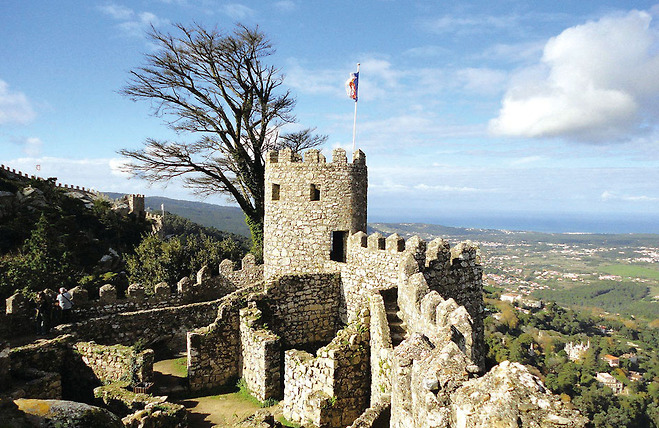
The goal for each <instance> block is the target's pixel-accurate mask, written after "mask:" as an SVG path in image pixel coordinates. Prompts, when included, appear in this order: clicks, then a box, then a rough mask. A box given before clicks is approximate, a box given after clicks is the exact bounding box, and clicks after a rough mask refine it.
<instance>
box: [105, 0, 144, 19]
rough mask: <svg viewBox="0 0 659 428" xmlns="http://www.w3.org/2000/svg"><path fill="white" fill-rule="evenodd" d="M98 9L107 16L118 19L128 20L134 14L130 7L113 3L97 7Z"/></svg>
mask: <svg viewBox="0 0 659 428" xmlns="http://www.w3.org/2000/svg"><path fill="white" fill-rule="evenodd" d="M98 8H99V10H100V11H101V12H103V13H105V14H106V15H108V16H111V17H112V18H114V19H118V20H122V21H125V20H129V19H132V18H133V16H134V15H135V12H133V10H132V9H129V8H127V7H126V6H121V5H118V4H114V3H109V4H106V5H103V6H99V7H98Z"/></svg>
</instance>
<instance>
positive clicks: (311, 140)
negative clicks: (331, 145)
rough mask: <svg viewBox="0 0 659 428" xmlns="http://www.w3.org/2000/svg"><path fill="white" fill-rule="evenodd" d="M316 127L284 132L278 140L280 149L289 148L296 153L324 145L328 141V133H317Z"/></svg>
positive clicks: (277, 144)
mask: <svg viewBox="0 0 659 428" xmlns="http://www.w3.org/2000/svg"><path fill="white" fill-rule="evenodd" d="M315 131H316V128H307V129H303V130H301V131H297V132H291V133H288V134H283V135H281V136H280V137H279V139H278V140H277V142H276V147H277V148H278V149H283V148H289V149H291V150H292V151H293V152H294V153H302V152H303V151H305V150H306V149H311V148H313V147H318V146H322V145H323V144H325V142H326V141H327V135H316V134H314V132H315Z"/></svg>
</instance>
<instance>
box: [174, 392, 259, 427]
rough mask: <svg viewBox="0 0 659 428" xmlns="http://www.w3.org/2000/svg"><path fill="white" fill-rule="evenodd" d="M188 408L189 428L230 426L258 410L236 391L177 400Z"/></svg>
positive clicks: (257, 407)
mask: <svg viewBox="0 0 659 428" xmlns="http://www.w3.org/2000/svg"><path fill="white" fill-rule="evenodd" d="M179 403H180V404H183V405H184V406H185V407H186V408H187V409H188V424H189V426H190V427H191V428H209V427H230V426H233V425H235V424H237V423H238V422H240V421H242V420H243V419H245V418H246V417H248V416H249V415H252V414H254V413H255V412H256V411H257V410H259V406H257V405H256V404H254V403H251V402H249V401H247V400H245V399H244V398H243V397H241V396H239V394H238V393H231V394H222V395H210V396H207V397H198V398H190V399H187V400H182V401H179Z"/></svg>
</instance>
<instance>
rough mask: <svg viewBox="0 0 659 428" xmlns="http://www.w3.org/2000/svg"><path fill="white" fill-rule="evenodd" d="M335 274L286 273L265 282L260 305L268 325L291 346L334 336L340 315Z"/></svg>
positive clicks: (320, 341) (321, 340) (325, 339)
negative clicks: (264, 310) (265, 310)
mask: <svg viewBox="0 0 659 428" xmlns="http://www.w3.org/2000/svg"><path fill="white" fill-rule="evenodd" d="M340 284H341V279H340V277H339V275H338V274H308V275H285V276H282V277H280V278H278V279H276V280H275V281H270V282H268V283H267V284H266V288H265V294H264V296H263V305H264V306H267V308H268V312H269V314H266V315H270V316H266V319H267V322H269V323H270V324H269V325H270V326H271V329H272V330H273V331H274V332H275V333H277V334H279V336H280V337H281V340H282V345H283V346H284V347H285V348H287V349H290V348H292V347H295V346H300V345H307V344H311V343H322V342H324V343H328V342H329V341H331V340H332V339H333V338H334V334H335V333H336V331H337V328H338V324H339V319H338V314H339V303H340Z"/></svg>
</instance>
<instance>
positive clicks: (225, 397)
mask: <svg viewBox="0 0 659 428" xmlns="http://www.w3.org/2000/svg"><path fill="white" fill-rule="evenodd" d="M153 371H154V383H155V388H154V394H155V395H170V396H174V397H175V396H176V394H177V393H178V394H182V393H185V390H186V389H185V382H186V376H187V373H186V367H185V354H184V353H180V354H178V355H177V356H176V357H175V358H172V359H167V360H161V361H156V362H155V363H154V364H153ZM172 401H175V402H177V403H180V404H183V405H184V406H185V407H186V408H187V409H188V424H189V426H190V427H191V428H210V427H230V426H233V425H235V424H236V423H238V422H240V421H242V420H243V419H245V418H246V417H248V416H250V415H252V414H254V412H256V411H257V410H259V408H260V407H259V406H258V405H257V404H256V403H255V402H253V401H250V400H248V399H246V398H245V397H244V396H243V395H241V394H240V393H238V392H234V393H227V394H220V395H209V396H205V397H195V398H187V399H181V400H176V399H175V398H173V399H172ZM273 409H274V408H273ZM277 410H278V409H277Z"/></svg>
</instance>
